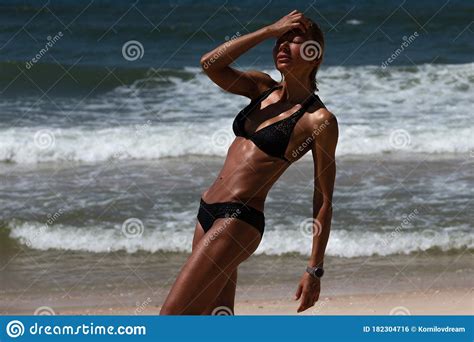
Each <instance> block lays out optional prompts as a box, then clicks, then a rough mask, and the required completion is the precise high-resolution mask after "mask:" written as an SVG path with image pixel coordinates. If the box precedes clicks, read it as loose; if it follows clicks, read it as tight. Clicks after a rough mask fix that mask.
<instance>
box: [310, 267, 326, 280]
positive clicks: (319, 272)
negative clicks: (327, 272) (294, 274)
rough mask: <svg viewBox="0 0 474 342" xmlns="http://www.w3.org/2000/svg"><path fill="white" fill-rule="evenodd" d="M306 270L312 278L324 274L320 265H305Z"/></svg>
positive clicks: (317, 277)
mask: <svg viewBox="0 0 474 342" xmlns="http://www.w3.org/2000/svg"><path fill="white" fill-rule="evenodd" d="M306 272H308V273H309V274H310V275H311V276H312V277H313V278H316V279H319V278H322V276H323V274H324V269H323V268H322V267H318V266H315V267H310V266H306Z"/></svg>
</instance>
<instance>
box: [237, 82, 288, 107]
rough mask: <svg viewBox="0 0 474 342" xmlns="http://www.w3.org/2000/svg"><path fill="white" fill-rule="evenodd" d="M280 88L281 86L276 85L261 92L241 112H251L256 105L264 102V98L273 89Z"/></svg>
mask: <svg viewBox="0 0 474 342" xmlns="http://www.w3.org/2000/svg"><path fill="white" fill-rule="evenodd" d="M280 87H281V85H276V86H273V87H271V88H268V89H267V90H265V91H264V92H262V93H261V94H260V95H258V96H257V97H256V98H255V99H253V100H252V101H250V103H249V104H248V105H247V106H246V107H245V108H244V109H243V110H242V111H243V112H245V113H246V112H248V111H249V109H250V110H252V109H253V108H254V107H255V105H257V104H259V103H260V102H262V101H263V100H265V98H266V97H267V96H268V95H270V93H272V92H273V91H274V90H275V89H277V88H280Z"/></svg>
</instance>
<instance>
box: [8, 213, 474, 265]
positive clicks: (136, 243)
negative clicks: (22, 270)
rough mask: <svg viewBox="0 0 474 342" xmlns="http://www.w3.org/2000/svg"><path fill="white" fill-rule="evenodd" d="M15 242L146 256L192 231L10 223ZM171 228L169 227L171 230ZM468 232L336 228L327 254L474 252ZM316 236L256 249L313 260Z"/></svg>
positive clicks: (184, 241) (270, 238)
mask: <svg viewBox="0 0 474 342" xmlns="http://www.w3.org/2000/svg"><path fill="white" fill-rule="evenodd" d="M10 228H11V232H10V237H11V238H13V239H17V240H18V241H20V242H21V243H23V244H26V245H28V246H29V247H31V248H34V249H39V250H47V249H62V250H71V251H85V252H110V251H118V250H124V251H127V252H128V253H134V252H137V251H147V252H152V253H155V252H159V251H167V252H171V251H172V252H190V251H191V246H192V238H193V232H192V231H191V230H189V229H184V230H178V229H166V230H162V229H158V228H157V227H150V226H148V225H147V224H145V228H144V232H143V235H142V236H140V237H136V238H127V237H126V236H125V235H124V234H122V231H121V229H120V226H116V227H111V228H110V229H106V228H103V227H87V228H86V227H80V228H78V227H69V226H63V225H59V224H58V225H54V226H50V227H47V228H44V226H42V225H41V224H39V223H36V222H28V223H15V222H12V223H11V224H10ZM168 228H170V227H168ZM472 237H473V236H472V233H471V232H470V231H469V228H466V227H456V228H450V229H448V228H444V229H443V230H441V229H439V228H438V229H436V230H435V229H433V230H431V229H430V230H423V231H403V232H399V233H397V232H394V231H393V230H390V231H386V232H363V231H352V232H351V231H347V230H343V229H342V230H341V229H333V230H332V231H331V236H330V239H329V244H328V247H327V250H326V254H327V255H330V256H338V257H347V258H353V257H360V256H371V255H382V256H385V255H392V254H408V253H411V252H415V251H426V250H428V249H431V248H434V247H437V248H439V249H441V250H442V251H447V250H452V249H462V248H466V247H467V248H470V249H472V248H474V245H473V239H472ZM311 240H312V239H311V237H308V236H307V235H304V234H303V233H301V232H299V231H290V230H283V229H282V230H269V229H267V230H266V231H265V235H264V238H263V240H262V242H261V244H260V246H259V247H258V249H257V250H256V252H255V253H256V254H263V253H264V254H267V255H281V254H283V253H300V254H301V255H305V256H309V254H310V252H311V243H312V242H311Z"/></svg>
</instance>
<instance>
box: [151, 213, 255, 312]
mask: <svg viewBox="0 0 474 342" xmlns="http://www.w3.org/2000/svg"><path fill="white" fill-rule="evenodd" d="M197 235H198V236H196V235H195V239H196V244H195V247H194V251H193V253H192V254H191V256H190V257H189V258H188V260H187V261H186V263H185V264H184V266H183V267H182V269H181V272H180V274H179V275H178V277H177V279H176V281H175V283H174V284H173V287H172V288H171V291H170V293H169V294H168V297H167V298H166V300H165V303H164V304H163V306H162V308H161V311H160V314H161V315H173V314H174V315H180V314H181V315H190V314H194V315H199V314H202V313H203V312H205V311H206V310H208V308H209V306H210V305H213V303H214V302H215V301H216V299H217V298H218V297H219V295H220V294H221V292H222V291H223V290H224V289H225V288H226V286H230V285H227V284H228V283H229V281H230V282H231V281H232V277H233V276H236V273H235V275H234V272H235V271H236V269H237V266H238V265H239V264H240V263H241V262H242V261H244V260H246V259H247V258H248V257H249V256H250V255H251V254H252V253H253V252H254V251H255V250H256V249H257V247H258V245H259V243H260V240H261V235H260V233H259V232H258V230H256V229H255V228H254V227H252V226H251V225H250V224H248V223H246V222H244V221H242V220H238V219H232V218H220V219H217V220H216V221H215V222H214V225H213V226H212V227H211V229H210V230H209V231H208V232H207V234H206V235H205V236H202V237H200V239H199V240H198V239H197V237H199V233H197ZM193 244H194V242H193ZM231 284H232V283H231ZM233 286H235V283H233ZM226 290H227V291H229V292H231V291H230V290H232V288H230V290H229V289H226ZM233 291H235V289H234V290H233ZM225 293H227V292H225ZM224 297H225V298H227V296H225V295H224ZM226 303H227V304H229V301H226ZM225 306H226V305H225Z"/></svg>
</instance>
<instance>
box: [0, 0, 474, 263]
mask: <svg viewBox="0 0 474 342" xmlns="http://www.w3.org/2000/svg"><path fill="white" fill-rule="evenodd" d="M293 8H298V9H300V10H302V11H305V13H306V14H307V15H308V16H310V17H311V18H313V19H314V20H316V21H318V22H319V23H320V25H321V26H322V28H323V31H325V33H326V41H327V50H326V55H325V62H324V65H323V66H322V68H321V69H320V71H319V73H318V83H319V89H320V92H319V96H320V97H321V99H322V100H323V102H324V103H325V104H326V106H327V107H328V109H329V110H331V111H332V112H333V113H334V114H335V115H336V116H337V117H338V120H339V124H340V140H339V145H338V149H337V158H338V175H337V180H336V189H335V193H334V208H335V210H334V220H333V225H332V232H331V238H330V242H329V245H328V249H327V254H328V255H329V256H333V257H341V258H358V257H366V256H372V255H381V256H389V255H397V254H409V253H413V252H419V251H427V252H429V253H433V255H435V254H439V253H440V252H448V251H449V252H454V253H462V252H463V251H465V250H466V249H473V242H472V222H473V218H474V217H473V216H474V215H473V210H472V209H473V208H472V197H473V188H474V187H473V180H474V177H473V172H472V166H473V160H474V159H473V158H474V155H473V153H474V152H473V151H474V139H473V135H474V134H473V125H472V118H473V103H474V101H473V96H472V94H473V85H474V60H473V56H474V41H473V40H472V39H470V38H471V37H472V27H471V26H470V25H471V23H472V20H471V16H470V15H469V13H473V11H474V6H473V4H472V2H468V1H448V2H445V1H417V2H413V1H412V2H402V1H385V2H373V1H322V2H318V3H317V4H312V3H311V2H304V1H296V2H293V3H292V4H291V5H289V4H288V3H287V2H283V1H273V2H268V3H263V2H262V3H260V2H250V1H239V2H234V1H228V2H218V1H206V2H204V3H198V2H194V1H140V2H137V3H135V2H126V1H105V2H100V3H98V2H89V1H51V2H39V1H2V3H1V4H0V20H1V22H2V28H1V30H0V46H1V48H0V49H1V51H2V54H1V57H0V68H1V69H0V70H1V71H0V90H1V94H2V96H1V98H0V177H1V178H0V179H1V180H2V181H1V183H0V203H2V205H1V213H0V215H1V216H0V220H1V221H0V237H1V244H2V246H1V247H2V251H6V253H10V251H11V250H17V248H20V249H26V250H31V249H33V250H37V251H45V250H62V251H77V252H83V253H85V254H87V255H94V254H95V253H100V252H113V251H125V252H126V253H130V254H134V253H137V252H146V253H166V252H182V253H188V252H189V251H190V250H191V242H192V233H193V229H194V225H195V223H196V218H195V216H196V214H197V209H198V205H199V198H200V194H201V193H202V192H203V191H204V190H205V189H206V188H207V187H208V186H210V184H211V183H212V181H213V180H214V177H216V175H217V173H218V171H219V169H220V167H221V166H222V163H223V160H224V157H225V155H226V152H227V148H228V146H229V145H230V143H231V141H232V140H233V139H234V135H233V132H232V129H231V125H232V120H233V118H234V116H235V115H236V114H237V113H238V111H239V110H240V109H241V108H242V107H243V106H245V105H246V104H247V103H248V100H246V99H245V98H243V97H239V96H235V95H231V94H227V93H225V92H223V91H222V90H220V89H219V88H218V87H217V86H216V85H214V84H213V83H212V82H211V81H210V80H209V79H208V78H207V77H206V76H205V75H204V74H203V73H202V72H201V69H200V67H199V58H200V56H201V55H202V54H204V53H205V52H207V51H209V50H210V49H212V48H214V47H215V46H217V45H218V44H220V43H222V42H224V41H225V40H226V39H228V38H229V37H232V36H233V35H235V34H236V33H239V34H245V33H248V32H250V31H253V30H255V29H258V28H260V27H262V26H263V25H268V24H270V23H271V22H272V21H275V20H277V19H278V18H279V17H281V16H283V15H285V14H286V13H288V12H290V11H291V10H292V9H293ZM415 32H416V34H415ZM413 37H415V38H413ZM130 41H137V42H138V43H139V44H137V43H135V46H138V57H137V58H136V59H135V57H134V56H133V55H129V54H127V53H124V52H123V48H124V46H125V45H126V44H127V42H130ZM48 42H49V43H50V45H51V46H48V48H47V51H46V52H42V50H43V51H44V50H45V47H46V46H47V45H46V44H47V43H48ZM404 42H405V43H406V42H409V43H407V44H408V46H407V47H405V46H404V47H403V51H402V52H400V51H399V50H400V48H401V46H402V44H403V43H404ZM272 44H273V42H272V41H271V40H269V41H266V42H264V43H262V44H260V45H258V46H256V47H255V48H254V49H252V50H250V51H249V52H248V53H247V54H246V55H244V56H242V58H241V59H239V60H238V61H237V62H236V67H240V68H242V69H250V68H254V69H255V68H256V69H259V70H263V71H265V72H268V73H269V74H270V75H271V76H272V77H273V78H274V79H276V80H279V72H277V71H276V70H275V68H274V66H273V62H272V57H271V47H272ZM397 50H398V52H397ZM35 56H39V58H38V57H35ZM393 56H394V57H393ZM33 58H36V61H34V62H33V61H32V59H33ZM389 58H391V59H390V60H389ZM132 59H135V60H132ZM311 162H312V161H311V156H310V154H308V155H306V156H305V157H304V158H303V159H301V160H300V161H299V162H298V163H296V164H294V165H292V167H291V168H290V169H289V170H288V171H286V173H285V174H284V175H283V177H282V178H281V179H280V180H279V181H278V183H277V184H276V185H275V188H274V189H272V191H271V192H270V194H269V197H268V199H267V202H266V208H265V215H266V217H267V221H266V222H267V223H266V232H265V236H264V239H263V241H262V243H261V245H260V246H259V248H258V250H257V252H256V253H257V254H265V255H270V256H277V255H281V254H298V255H302V256H306V255H309V252H310V250H311V245H310V243H311V241H310V239H308V236H307V234H305V231H306V230H305V229H306V228H307V224H306V222H307V220H308V219H309V218H310V217H311V215H312V212H311V207H312V203H311V200H312V192H311V187H312V183H311V180H312V175H313V173H312V172H313V170H312V164H311ZM128 230H130V231H128ZM130 235H131V236H130ZM0 253H2V255H3V254H4V253H3V252H0ZM5 260H7V259H5Z"/></svg>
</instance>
